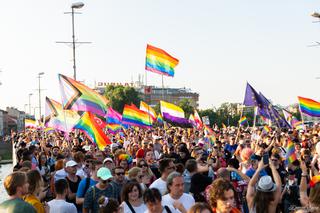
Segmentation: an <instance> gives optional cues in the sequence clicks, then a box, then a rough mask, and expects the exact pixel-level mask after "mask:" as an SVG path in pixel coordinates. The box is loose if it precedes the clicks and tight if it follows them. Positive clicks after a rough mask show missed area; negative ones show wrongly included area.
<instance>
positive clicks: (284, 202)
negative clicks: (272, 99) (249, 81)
mask: <svg viewBox="0 0 320 213" xmlns="http://www.w3.org/2000/svg"><path fill="white" fill-rule="evenodd" d="M212 130H213V134H214V135H215V138H216V140H215V141H214V142H212V141H210V140H208V138H207V135H206V134H205V131H204V130H203V129H186V128H180V127H170V128H167V129H163V128H160V127H157V128H153V129H139V128H129V129H126V130H123V131H122V132H118V133H117V134H115V135H113V134H108V136H109V137H110V139H111V141H112V144H111V145H108V146H106V147H105V149H104V150H99V149H98V148H97V146H95V144H93V143H91V142H90V141H88V139H87V138H86V136H85V135H84V134H82V133H80V132H78V131H74V132H71V133H69V134H68V135H66V134H63V133H61V132H58V131H54V132H50V133H48V132H43V131H42V130H35V129H28V130H26V131H25V132H20V133H12V135H11V137H10V139H11V141H12V142H13V143H14V144H15V149H16V156H17V164H16V165H14V168H13V172H12V173H11V174H10V175H8V176H7V177H6V178H5V180H4V188H5V190H6V192H7V194H8V199H7V200H6V201H4V202H3V203H1V204H0V212H10V213H11V212H14V213H16V212H24V213H29V212H30V213H32V212H38V213H44V212H50V213H77V212H78V213H81V212H82V213H96V212H101V213H120V212H121V213H170V212H171V213H213V212H215V213H237V212H245V213H247V212H252V213H255V212H256V213H265V212H266V213H267V212H268V213H270V212H283V213H288V212H320V176H318V172H319V169H320V142H319V137H320V126H318V125H313V126H310V127H306V129H305V130H299V131H296V130H288V129H280V128H273V130H271V131H270V132H265V131H263V130H262V128H259V127H248V128H243V127H240V128H237V127H227V128H218V127H217V126H216V125H214V126H213V127H212ZM288 144H289V145H290V144H292V146H288ZM292 150H294V153H293V154H292V153H290V156H288V152H289V151H290V152H292ZM294 156H295V157H294Z"/></svg>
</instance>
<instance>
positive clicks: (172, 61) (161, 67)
mask: <svg viewBox="0 0 320 213" xmlns="http://www.w3.org/2000/svg"><path fill="white" fill-rule="evenodd" d="M178 63H179V60H178V59H176V58H174V57H172V56H171V55H169V54H168V53H167V52H166V51H164V50H162V49H160V48H157V47H154V46H151V45H149V44H148V45H147V55H146V70H148V71H151V72H155V73H158V74H161V75H166V76H171V77H173V76H174V68H175V67H176V66H177V65H178Z"/></svg>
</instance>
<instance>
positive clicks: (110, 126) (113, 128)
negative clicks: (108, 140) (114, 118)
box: [107, 124, 122, 134]
mask: <svg viewBox="0 0 320 213" xmlns="http://www.w3.org/2000/svg"><path fill="white" fill-rule="evenodd" d="M107 130H108V132H110V133H111V134H117V133H118V132H120V131H121V130H122V126H121V125H120V124H107Z"/></svg>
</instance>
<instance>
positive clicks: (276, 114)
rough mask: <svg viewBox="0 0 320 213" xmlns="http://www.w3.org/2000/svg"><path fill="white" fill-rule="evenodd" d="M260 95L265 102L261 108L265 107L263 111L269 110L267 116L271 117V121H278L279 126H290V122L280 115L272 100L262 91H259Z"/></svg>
mask: <svg viewBox="0 0 320 213" xmlns="http://www.w3.org/2000/svg"><path fill="white" fill-rule="evenodd" d="M259 95H260V98H261V100H262V102H263V105H262V107H261V108H263V111H265V112H267V115H266V117H267V118H269V119H270V120H271V122H274V123H276V124H277V126H279V127H282V128H290V125H289V124H288V122H287V121H286V119H285V118H283V117H282V116H281V115H280V113H279V112H278V111H277V110H276V108H275V107H274V106H273V105H272V104H271V102H270V101H269V100H268V99H267V98H266V97H265V96H264V95H263V94H262V93H261V92H260V93H259Z"/></svg>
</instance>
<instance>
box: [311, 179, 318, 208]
mask: <svg viewBox="0 0 320 213" xmlns="http://www.w3.org/2000/svg"><path fill="white" fill-rule="evenodd" d="M309 197H310V202H311V203H312V204H313V205H314V206H316V207H320V183H317V184H316V185H315V186H314V187H312V188H311V190H310V196H309Z"/></svg>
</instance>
